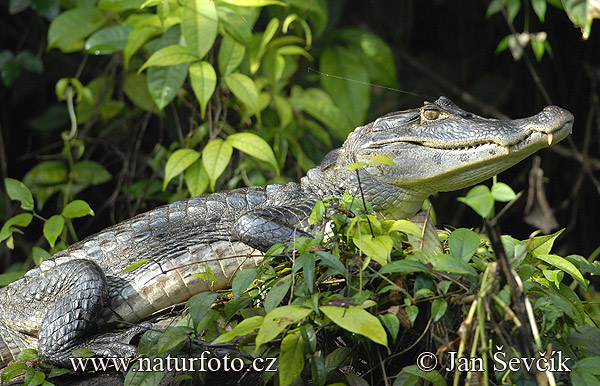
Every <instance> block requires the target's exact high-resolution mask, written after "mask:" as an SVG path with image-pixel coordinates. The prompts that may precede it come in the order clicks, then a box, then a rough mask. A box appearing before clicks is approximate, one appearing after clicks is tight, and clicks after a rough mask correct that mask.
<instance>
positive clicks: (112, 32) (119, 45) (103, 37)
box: [84, 25, 133, 55]
mask: <svg viewBox="0 0 600 386" xmlns="http://www.w3.org/2000/svg"><path fill="white" fill-rule="evenodd" d="M132 30H133V27H128V26H121V25H113V26H109V27H105V28H102V29H101V30H98V31H96V32H94V34H93V35H92V36H90V37H89V38H88V39H87V40H86V42H85V45H84V50H85V52H87V53H90V54H94V55H108V54H112V53H114V52H117V51H121V50H123V49H124V48H125V46H126V45H127V38H128V36H129V34H130V33H131V31H132Z"/></svg>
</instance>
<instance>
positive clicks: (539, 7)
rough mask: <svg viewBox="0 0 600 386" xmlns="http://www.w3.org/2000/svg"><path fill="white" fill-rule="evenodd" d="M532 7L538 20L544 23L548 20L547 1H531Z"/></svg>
mask: <svg viewBox="0 0 600 386" xmlns="http://www.w3.org/2000/svg"><path fill="white" fill-rule="evenodd" d="M531 6H532V7H533V11H534V12H535V14H536V15H537V17H538V19H540V21H541V22H542V23H543V22H544V19H545V18H546V0H531Z"/></svg>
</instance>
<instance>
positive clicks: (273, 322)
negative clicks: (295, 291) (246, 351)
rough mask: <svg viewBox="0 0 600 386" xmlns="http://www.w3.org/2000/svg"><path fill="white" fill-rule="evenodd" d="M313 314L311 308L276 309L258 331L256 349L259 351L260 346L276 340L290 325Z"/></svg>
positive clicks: (286, 307)
mask: <svg viewBox="0 0 600 386" xmlns="http://www.w3.org/2000/svg"><path fill="white" fill-rule="evenodd" d="M311 313H312V310H311V309H310V308H304V307H300V306H296V305H290V306H283V307H278V308H275V309H274V310H273V311H271V312H269V313H268V314H267V315H266V316H265V319H264V321H263V324H262V326H261V327H260V329H259V330H258V335H257V336H256V349H257V350H258V348H259V347H260V345H262V344H265V343H267V342H270V341H272V340H273V339H275V338H276V337H277V335H279V334H280V333H281V332H282V331H283V330H284V329H285V328H286V327H287V326H289V325H290V324H292V323H296V322H298V321H300V320H302V319H304V318H306V317H307V316H308V315H310V314H311Z"/></svg>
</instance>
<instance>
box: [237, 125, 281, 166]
mask: <svg viewBox="0 0 600 386" xmlns="http://www.w3.org/2000/svg"><path fill="white" fill-rule="evenodd" d="M226 142H229V143H230V144H231V146H233V147H234V148H236V149H238V150H240V151H243V152H244V153H246V154H248V155H250V156H252V157H254V158H257V159H259V160H261V161H265V162H267V163H269V164H270V165H271V166H273V168H274V169H275V170H276V171H277V173H279V165H278V164H277V159H276V158H275V154H274V153H273V150H272V149H271V146H269V144H268V143H267V141H265V140H264V139H262V138H261V137H259V136H258V135H256V134H253V133H235V134H231V135H230V136H228V137H227V139H226Z"/></svg>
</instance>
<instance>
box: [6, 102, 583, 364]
mask: <svg viewBox="0 0 600 386" xmlns="http://www.w3.org/2000/svg"><path fill="white" fill-rule="evenodd" d="M572 125H573V116H572V115H571V113H569V112H568V111H566V110H564V109H561V108H560V107H556V106H550V107H546V108H545V109H544V110H543V111H542V112H540V113H539V114H536V115H534V116H532V117H529V118H523V119H516V120H495V119H486V118H482V117H479V116H477V115H474V114H471V113H469V112H466V111H464V110H462V109H460V108H459V107H457V106H456V105H455V104H454V103H452V102H451V101H450V100H449V99H447V98H444V97H441V98H439V99H438V100H437V101H436V102H434V103H429V102H425V104H424V106H422V107H420V108H415V109H410V110H405V111H400V112H395V113H391V114H388V115H386V116H384V117H381V118H379V119H377V120H376V121H375V122H372V123H369V124H367V125H365V126H362V127H359V128H357V129H356V130H355V131H354V132H353V133H352V134H350V135H349V136H348V139H347V140H346V141H345V142H344V144H343V146H342V147H341V148H339V149H336V150H334V151H332V152H330V153H329V154H328V155H327V156H326V157H325V158H324V159H323V162H322V163H321V165H320V166H317V167H315V168H313V169H311V170H309V171H308V173H307V175H306V176H305V177H304V178H302V180H301V183H300V184H297V183H289V184H286V185H269V186H262V187H250V188H242V189H236V190H233V191H230V192H226V193H214V194H209V195H204V196H201V197H196V198H192V199H189V200H185V201H180V202H176V203H173V204H171V205H166V206H162V207H159V208H156V209H154V210H152V211H149V212H147V213H143V214H140V215H138V216H136V217H134V218H132V219H129V220H127V221H124V222H122V223H119V224H117V225H114V226H112V227H110V228H107V229H105V230H104V231H102V232H100V233H98V234H96V235H93V236H90V237H88V238H87V239H85V240H83V241H81V242H78V243H76V244H73V245H72V246H70V247H69V248H67V249H66V250H64V251H61V252H59V253H57V254H56V255H54V256H53V257H52V258H51V259H48V260H46V261H44V262H43V263H42V264H41V265H40V266H39V267H37V268H35V269H32V270H31V271H29V272H27V273H26V274H25V276H24V277H22V278H21V279H19V280H17V281H15V282H13V283H12V284H10V285H9V286H7V287H5V288H2V289H0V368H2V367H4V366H6V365H7V363H8V362H10V361H11V360H12V359H13V358H15V357H16V355H17V354H18V353H19V352H20V351H21V350H23V349H25V348H36V349H37V350H38V352H39V355H40V358H41V359H42V360H44V361H46V362H50V363H55V364H59V365H66V366H69V364H70V362H69V361H68V358H69V357H70V356H71V355H72V351H73V350H75V349H77V348H89V349H91V350H92V351H94V352H95V353H97V354H98V355H107V356H110V355H113V356H114V355H116V356H122V355H132V354H133V353H134V352H135V348H134V347H133V346H130V345H128V344H126V343H121V342H120V341H119V340H118V339H117V338H118V337H117V336H116V335H115V339H107V338H91V336H92V335H94V334H97V333H98V332H99V331H102V327H103V326H105V325H107V324H110V323H114V322H117V321H127V322H138V321H140V320H143V319H145V318H148V317H149V316H150V315H151V314H152V313H153V312H155V311H157V310H161V309H163V308H165V307H168V306H171V305H173V304H177V303H181V302H184V301H186V300H187V299H189V298H190V297H191V296H192V295H194V294H197V293H199V292H202V291H210V290H211V289H219V288H224V287H226V286H228V285H229V283H230V281H231V278H232V277H233V275H234V274H235V272H237V270H239V269H240V268H242V267H246V266H254V265H256V264H258V263H259V262H260V261H261V252H264V251H266V250H267V249H268V248H269V247H270V246H272V245H273V244H275V243H278V242H284V243H285V242H290V241H292V240H293V238H294V237H297V236H310V235H314V233H315V232H316V230H315V229H313V228H311V227H310V226H309V224H308V221H307V216H308V215H309V214H310V211H311V209H312V207H313V205H314V203H315V202H316V201H317V200H321V199H323V198H326V197H329V196H332V195H339V194H342V193H343V192H344V191H348V192H349V193H352V194H355V195H356V194H358V190H359V189H358V182H357V177H356V172H350V171H347V170H346V169H345V168H346V166H347V165H349V164H351V163H354V162H360V161H368V160H370V159H371V158H372V157H373V156H376V155H385V156H388V157H389V158H391V159H392V160H393V161H394V163H395V165H394V166H392V165H387V164H373V165H370V166H367V167H365V168H362V169H360V170H359V173H360V180H361V186H362V190H363V192H364V195H365V199H366V200H367V201H369V202H370V203H371V204H372V206H373V208H374V209H375V210H376V211H377V213H378V215H380V216H382V217H391V218H409V217H411V216H412V215H414V214H415V213H416V211H417V210H418V209H419V208H420V207H421V204H422V202H423V200H425V198H427V196H429V195H431V194H434V193H437V192H440V191H451V190H457V189H461V188H464V187H467V186H470V185H473V184H476V183H479V182H481V181H484V180H486V179H488V178H490V177H492V176H494V175H495V174H497V173H499V172H501V171H503V170H505V169H507V168H509V167H510V166H512V165H514V164H516V163H518V162H519V161H521V160H522V159H523V158H525V157H527V156H529V155H531V154H533V153H534V152H536V151H537V150H539V149H541V148H544V147H546V146H549V145H551V144H554V143H557V142H558V141H560V140H562V139H564V138H565V137H566V136H567V135H568V134H569V133H570V132H571V128H572ZM140 259H151V260H150V261H147V262H145V263H144V264H143V265H142V266H141V267H139V268H137V269H135V270H132V271H128V272H123V269H124V268H125V267H127V266H129V265H130V264H132V263H133V262H135V261H138V260H140ZM207 267H210V269H211V270H212V272H213V273H214V274H215V276H216V277H217V279H218V280H217V282H216V283H214V284H211V283H210V282H208V281H206V280H204V279H201V278H199V277H198V276H192V274H194V273H201V272H206V268H207Z"/></svg>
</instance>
